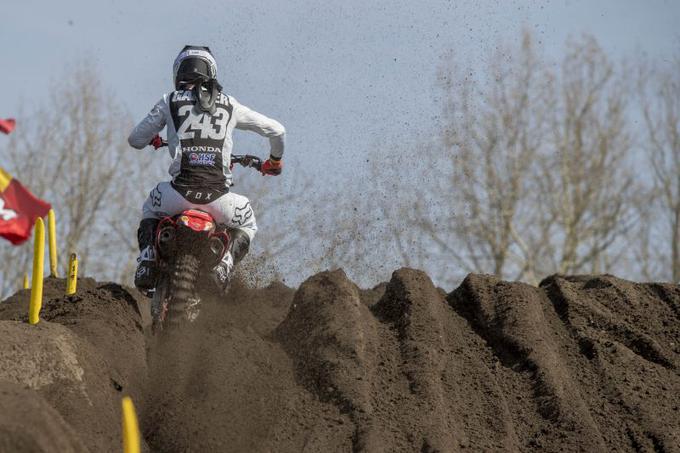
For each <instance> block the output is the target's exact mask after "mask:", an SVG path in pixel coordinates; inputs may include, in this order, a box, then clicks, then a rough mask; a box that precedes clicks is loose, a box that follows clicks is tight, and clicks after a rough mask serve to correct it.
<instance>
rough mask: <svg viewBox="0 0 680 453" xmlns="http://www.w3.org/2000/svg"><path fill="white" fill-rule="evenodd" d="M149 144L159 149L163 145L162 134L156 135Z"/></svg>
mask: <svg viewBox="0 0 680 453" xmlns="http://www.w3.org/2000/svg"><path fill="white" fill-rule="evenodd" d="M149 145H151V146H153V148H154V149H158V148H160V147H161V146H163V139H162V138H161V136H160V135H158V134H156V136H155V137H154V138H152V139H151V141H150V142H149Z"/></svg>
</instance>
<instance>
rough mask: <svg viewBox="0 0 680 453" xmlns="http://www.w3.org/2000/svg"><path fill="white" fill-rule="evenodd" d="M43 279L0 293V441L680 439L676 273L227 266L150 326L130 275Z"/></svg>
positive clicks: (426, 446)
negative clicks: (127, 413) (36, 298)
mask: <svg viewBox="0 0 680 453" xmlns="http://www.w3.org/2000/svg"><path fill="white" fill-rule="evenodd" d="M62 291H63V281H62V280H56V279H48V280H47V281H46V289H45V299H46V303H45V307H44V309H43V312H42V321H41V322H40V324H38V325H37V326H29V325H27V324H26V322H25V321H26V315H25V313H26V309H27V298H28V294H27V292H26V291H20V292H19V293H17V294H16V295H15V296H13V297H12V298H10V299H8V300H7V301H5V302H3V303H1V304H0V408H1V410H0V451H2V452H5V451H7V452H9V451H12V452H15V451H19V452H21V451H27V452H29V451H30V452H33V451H35V452H39V451H55V452H56V451H77V452H80V451H93V452H95V451H97V452H99V451H102V452H106V451H120V448H121V443H120V420H119V418H120V409H119V407H120V398H121V397H122V396H123V395H131V396H132V398H133V400H134V401H135V404H136V406H137V408H138V411H139V415H140V424H141V428H142V431H143V434H144V437H145V445H144V446H143V447H144V449H145V450H147V451H154V452H183V451H222V452H231V451H233V452H240V451H251V452H273V451H277V452H335V451H337V452H352V451H354V452H359V451H361V452H392V451H400V452H402V451H403V452H412V451H419V452H453V451H536V450H538V451H555V452H557V451H593V452H595V451H637V452H646V451H649V452H677V451H680V373H679V371H678V367H679V365H680V287H679V286H677V285H670V284H654V283H650V284H637V283H632V282H628V281H624V280H620V279H617V278H615V277H611V276H573V277H565V276H552V277H549V278H547V279H546V280H544V281H543V282H542V283H541V284H540V286H539V287H533V286H529V285H526V284H522V283H508V282H504V281H500V280H497V279H495V278H493V277H490V276H484V275H470V276H468V277H467V278H466V279H465V281H464V282H463V283H462V284H461V285H460V287H458V288H457V289H456V290H454V291H453V292H451V293H450V294H446V293H445V292H443V291H442V290H440V289H437V288H435V287H434V285H433V284H432V282H431V281H430V279H429V278H428V277H427V275H425V274H424V273H422V272H419V271H415V270H411V269H401V270H399V271H396V272H395V273H394V274H393V276H392V279H391V281H390V282H388V283H385V284H381V285H378V286H377V287H376V288H373V289H369V290H362V289H359V288H357V287H356V285H354V284H353V283H352V282H351V281H349V280H348V279H347V277H346V276H345V274H344V273H343V272H342V271H332V272H323V273H320V274H317V275H314V276H312V277H311V278H310V279H308V280H307V281H306V282H304V283H303V284H302V285H301V286H300V288H299V289H297V290H294V289H290V288H287V287H285V286H283V285H281V284H274V285H271V286H269V287H267V288H263V289H249V288H247V287H245V286H243V285H235V286H234V288H232V291H231V293H230V295H229V297H228V298H227V299H226V300H212V299H207V300H205V301H204V303H203V306H202V309H201V310H202V311H201V314H200V317H199V318H198V320H197V321H196V322H195V323H193V324H186V325H184V326H183V327H182V328H181V329H179V330H176V331H173V332H169V333H167V335H163V336H156V337H154V336H151V335H150V332H149V318H148V304H147V303H146V301H145V300H144V298H142V297H141V296H140V295H139V294H138V293H136V292H135V291H134V290H129V289H126V288H122V287H120V286H118V285H115V284H110V283H109V284H107V283H97V282H94V281H92V280H82V281H81V282H80V283H79V292H78V294H77V295H76V296H74V297H70V298H66V297H63V296H61V294H62Z"/></svg>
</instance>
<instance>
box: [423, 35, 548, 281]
mask: <svg viewBox="0 0 680 453" xmlns="http://www.w3.org/2000/svg"><path fill="white" fill-rule="evenodd" d="M452 68H453V63H451V65H450V66H449V67H447V68H445V69H444V71H443V73H442V76H441V80H442V88H443V89H444V92H445V96H446V101H445V121H446V125H445V131H444V135H443V141H444V146H445V153H441V151H440V153H441V154H442V155H443V156H445V158H446V159H448V161H449V165H450V166H446V167H444V168H446V172H447V173H448V176H447V175H446V174H445V175H442V176H440V177H439V178H437V179H436V180H435V181H436V182H438V184H437V185H436V186H435V187H431V188H428V189H429V190H430V191H431V192H432V193H433V194H434V193H440V194H444V195H445V199H444V203H438V204H434V205H430V206H426V205H422V206H420V211H419V214H418V217H419V219H421V220H420V227H421V228H422V230H423V231H424V232H425V233H426V234H428V235H429V236H430V237H431V238H432V239H433V240H434V242H435V243H436V244H437V245H438V246H439V248H440V249H441V251H442V252H443V253H444V255H445V256H446V257H447V258H448V259H449V260H452V261H454V262H455V263H457V264H458V265H459V266H461V267H462V268H463V269H464V270H465V271H483V272H492V273H494V274H497V275H507V274H509V273H510V272H513V273H514V274H515V275H514V276H515V277H516V278H528V279H533V276H532V272H533V270H534V269H533V266H532V265H531V263H532V262H533V249H532V248H531V246H529V244H527V243H526V241H527V239H525V238H523V235H524V234H526V233H527V232H528V230H527V228H526V227H525V226H526V224H527V223H530V222H531V220H532V217H533V215H534V213H533V212H531V211H530V210H527V209H526V208H527V200H528V198H529V195H530V193H531V176H532V167H533V165H534V161H535V158H536V156H537V154H538V152H539V150H540V148H541V146H543V144H544V143H543V142H544V141H545V133H544V129H545V118H546V114H547V112H546V95H547V94H546V91H545V89H546V86H545V81H546V76H545V74H544V71H543V69H542V68H541V66H540V61H539V59H538V56H537V55H536V52H535V50H534V45H533V43H532V40H531V37H530V36H529V35H528V34H525V35H524V36H523V40H522V46H521V48H520V51H519V53H518V54H517V55H513V54H512V53H507V52H506V53H499V54H498V55H496V58H495V59H494V64H493V65H492V67H491V69H490V74H491V76H492V78H491V79H490V80H486V81H484V78H482V77H475V76H474V74H473V73H471V72H468V73H467V74H465V75H458V74H456V72H455V70H453V69H452ZM435 159H436V157H435ZM438 160H440V159H438Z"/></svg>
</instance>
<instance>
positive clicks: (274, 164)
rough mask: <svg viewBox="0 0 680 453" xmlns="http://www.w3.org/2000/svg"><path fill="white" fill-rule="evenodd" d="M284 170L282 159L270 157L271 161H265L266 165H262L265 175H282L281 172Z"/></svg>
mask: <svg viewBox="0 0 680 453" xmlns="http://www.w3.org/2000/svg"><path fill="white" fill-rule="evenodd" d="M282 170H283V161H281V159H277V158H275V157H271V156H270V157H269V159H267V160H265V161H264V163H263V164H262V170H261V171H262V174H263V175H272V176H276V175H280V174H281V171H282Z"/></svg>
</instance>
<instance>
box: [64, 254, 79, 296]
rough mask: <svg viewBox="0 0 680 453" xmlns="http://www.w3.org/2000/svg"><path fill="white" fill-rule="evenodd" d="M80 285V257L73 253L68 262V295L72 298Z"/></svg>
mask: <svg viewBox="0 0 680 453" xmlns="http://www.w3.org/2000/svg"><path fill="white" fill-rule="evenodd" d="M77 284H78V257H77V256H76V254H75V253H71V256H70V257H69V260H68V277H67V278H66V295H67V296H70V295H73V294H75V293H76V285H77Z"/></svg>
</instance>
